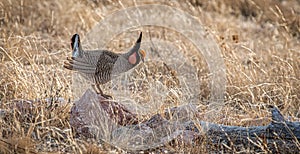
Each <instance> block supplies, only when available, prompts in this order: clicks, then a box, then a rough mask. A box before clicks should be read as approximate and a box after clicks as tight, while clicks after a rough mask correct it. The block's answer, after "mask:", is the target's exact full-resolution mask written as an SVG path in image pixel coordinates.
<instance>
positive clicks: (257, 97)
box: [0, 0, 300, 153]
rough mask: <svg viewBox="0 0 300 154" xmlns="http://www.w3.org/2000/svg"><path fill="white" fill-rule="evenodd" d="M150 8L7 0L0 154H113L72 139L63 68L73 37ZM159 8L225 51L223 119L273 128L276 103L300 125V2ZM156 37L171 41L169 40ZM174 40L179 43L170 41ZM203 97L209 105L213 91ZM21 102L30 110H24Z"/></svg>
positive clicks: (0, 21)
mask: <svg viewBox="0 0 300 154" xmlns="http://www.w3.org/2000/svg"><path fill="white" fill-rule="evenodd" d="M152 3H153V4H154V3H157V2H156V1H155V0H153V1H152V0H142V1H138V2H136V1H131V2H127V1H126V2H125V1H124V2H123V1H116V0H112V1H107V2H102V1H97V0H96V1H94V0H88V1H74V0H71V1H59V0H49V1H33V0H21V1H13V0H8V1H1V2H0V109H1V110H0V153H10V152H18V153H24V152H59V151H60V152H76V153H78V152H83V153H100V152H103V153H105V152H107V151H111V152H113V151H114V149H111V148H110V147H108V146H106V145H105V144H98V146H97V145H96V144H97V142H91V141H90V140H88V139H84V138H77V137H76V136H75V135H74V134H73V132H72V130H71V127H70V124H69V111H70V108H71V106H72V104H71V103H69V101H68V100H70V99H72V92H71V88H70V85H71V72H69V71H66V70H64V69H63V68H62V62H63V60H64V59H65V57H67V55H69V54H70V50H69V40H70V36H72V34H73V33H79V34H81V35H84V34H85V33H86V32H88V31H89V30H90V29H91V28H92V27H93V26H94V25H95V24H96V23H97V22H98V21H99V20H101V19H103V18H104V17H105V15H107V14H109V13H112V12H113V11H115V10H118V9H121V8H123V7H128V6H134V5H139V4H152ZM161 4H165V5H170V6H173V7H178V8H180V9H182V10H184V11H186V12H188V13H190V14H192V15H194V16H196V17H197V18H199V20H201V22H202V23H203V24H204V25H205V26H206V27H208V28H209V29H210V31H211V32H212V33H213V35H214V37H215V39H216V40H217V43H218V44H219V45H220V48H221V50H222V54H223V57H224V60H225V63H226V67H227V68H226V71H227V72H226V73H227V84H226V98H225V103H226V106H225V108H224V109H223V110H222V112H223V113H224V114H223V117H222V118H221V119H218V120H216V121H215V122H217V123H222V124H228V125H240V126H252V125H262V124H266V123H268V118H267V117H268V116H269V111H268V108H267V106H268V105H276V106H278V107H279V109H280V110H281V112H282V113H283V114H284V116H286V117H287V116H288V117H289V118H290V119H291V120H296V121H297V120H298V121H299V119H298V118H299V117H300V101H299V100H300V95H299V94H300V44H299V39H300V12H297V11H299V10H300V1H299V0H291V1H286V0H264V1H260V0H250V1H246V0H230V1H226V2H223V1H217V0H215V1H208V2H206V1H200V0H191V1H190V2H189V3H187V2H186V1H183V0H182V1H181V0H179V1H172V2H165V3H161ZM151 32H153V31H151ZM153 33H154V34H157V37H158V38H159V37H164V36H162V35H164V33H155V32H153ZM154 36H156V35H154ZM168 38H170V39H171V38H172V36H167V37H166V36H165V39H168ZM156 69H158V68H156ZM162 69H164V68H163V67H162ZM151 70H155V69H150V68H149V70H148V71H151ZM207 73H208V72H207V70H205V69H204V70H202V72H201V70H200V73H199V74H200V75H201V76H202V77H201V80H203V81H204V80H205V81H206V80H208V77H207ZM172 75H173V74H172ZM140 95H143V94H142V93H141V94H140ZM201 95H202V96H201V97H202V98H205V99H207V98H209V93H208V92H207V90H205V89H204V90H203V91H202V92H201ZM58 98H64V100H65V101H61V100H59V99H58ZM170 99H172V97H170ZM20 100H24V101H23V102H22V103H23V104H20ZM28 100H31V101H28ZM20 105H28V106H29V107H28V108H27V110H26V111H25V110H18V106H20ZM201 105H202V106H205V104H201ZM200 147H201V149H199V147H198V148H190V147H188V148H186V147H184V146H180V145H178V144H177V147H174V146H172V145H170V146H167V149H170V150H174V149H175V150H188V151H190V152H199V150H200V151H205V142H203V144H202V145H201V146H200ZM119 151H120V150H119Z"/></svg>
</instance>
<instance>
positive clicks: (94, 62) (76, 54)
mask: <svg viewBox="0 0 300 154" xmlns="http://www.w3.org/2000/svg"><path fill="white" fill-rule="evenodd" d="M141 40H142V33H140V36H139V38H138V39H137V41H136V43H135V45H134V46H133V47H132V48H131V49H130V50H129V51H128V52H127V53H123V54H119V53H114V52H111V51H108V50H91V51H84V50H83V49H82V47H81V43H80V37H79V35H78V34H74V35H73V37H72V39H71V47H72V50H73V51H72V57H71V58H67V61H66V62H65V63H64V67H65V68H67V69H69V70H75V71H78V72H80V74H81V75H82V76H84V77H85V78H86V79H88V80H90V81H92V82H94V83H95V85H96V86H97V90H99V91H100V92H99V93H100V94H101V95H103V96H105V97H110V96H108V95H105V94H103V92H102V90H101V88H100V84H105V83H107V82H109V81H110V80H111V79H112V78H114V77H115V76H118V75H119V74H120V73H123V72H126V71H128V70H130V69H132V68H133V67H135V66H136V65H138V64H139V63H140V61H141V60H142V61H144V58H145V51H144V50H142V49H140V44H141Z"/></svg>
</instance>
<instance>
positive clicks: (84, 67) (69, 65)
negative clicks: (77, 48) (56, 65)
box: [64, 57, 96, 74]
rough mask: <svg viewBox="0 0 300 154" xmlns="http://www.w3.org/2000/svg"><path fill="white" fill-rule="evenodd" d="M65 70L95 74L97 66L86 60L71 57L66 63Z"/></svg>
mask: <svg viewBox="0 0 300 154" xmlns="http://www.w3.org/2000/svg"><path fill="white" fill-rule="evenodd" d="M64 68H66V69H69V70H74V71H78V72H81V73H86V74H95V71H96V66H95V65H94V64H91V63H89V62H88V61H87V60H86V59H85V58H77V57H71V58H69V57H68V58H67V61H65V62H64Z"/></svg>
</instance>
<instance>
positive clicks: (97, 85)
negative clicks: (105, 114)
mask: <svg viewBox="0 0 300 154" xmlns="http://www.w3.org/2000/svg"><path fill="white" fill-rule="evenodd" d="M93 88H94V90H95V91H96V93H97V94H100V95H101V96H103V97H104V98H106V99H110V98H112V96H110V95H106V94H104V93H103V91H102V90H101V88H100V84H93Z"/></svg>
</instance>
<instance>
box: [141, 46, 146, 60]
mask: <svg viewBox="0 0 300 154" xmlns="http://www.w3.org/2000/svg"><path fill="white" fill-rule="evenodd" d="M139 56H140V58H141V60H142V62H144V61H145V57H146V51H145V50H143V49H140V50H139Z"/></svg>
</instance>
